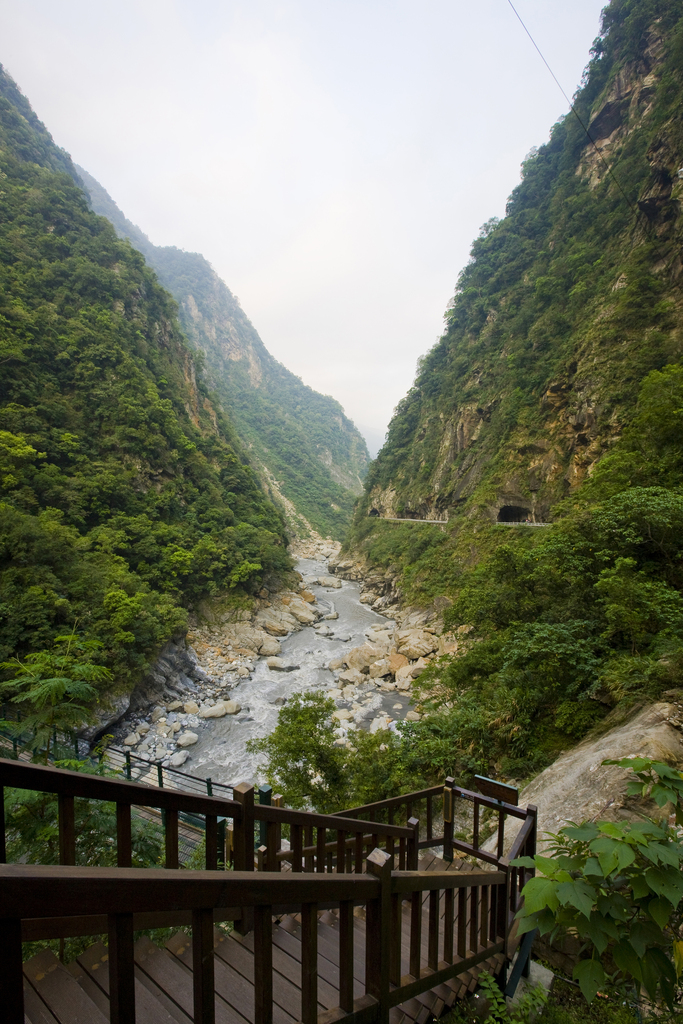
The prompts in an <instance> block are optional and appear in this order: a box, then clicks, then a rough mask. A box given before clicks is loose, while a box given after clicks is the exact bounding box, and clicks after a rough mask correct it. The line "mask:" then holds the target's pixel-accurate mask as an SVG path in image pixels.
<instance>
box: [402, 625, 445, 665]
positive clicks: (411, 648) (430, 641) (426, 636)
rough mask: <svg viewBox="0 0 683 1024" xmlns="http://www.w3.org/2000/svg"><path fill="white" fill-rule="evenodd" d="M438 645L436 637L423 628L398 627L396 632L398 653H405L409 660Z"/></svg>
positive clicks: (433, 649)
mask: <svg viewBox="0 0 683 1024" xmlns="http://www.w3.org/2000/svg"><path fill="white" fill-rule="evenodd" d="M438 646H439V641H438V640H437V638H436V637H435V636H434V635H433V634H432V633H428V632H427V631H426V630H424V629H400V630H398V632H397V633H396V647H397V649H398V653H399V654H403V655H405V657H406V658H408V659H409V660H410V661H413V660H415V659H416V658H423V657H424V656H425V655H426V654H431V653H432V652H433V651H435V650H436V649H437V647H438Z"/></svg>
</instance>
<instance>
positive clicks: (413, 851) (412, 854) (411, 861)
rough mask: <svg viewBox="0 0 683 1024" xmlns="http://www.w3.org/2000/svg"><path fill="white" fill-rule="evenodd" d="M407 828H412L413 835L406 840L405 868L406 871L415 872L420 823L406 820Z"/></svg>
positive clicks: (415, 819) (414, 819) (415, 820)
mask: <svg viewBox="0 0 683 1024" xmlns="http://www.w3.org/2000/svg"><path fill="white" fill-rule="evenodd" d="M408 828H412V830H413V834H412V836H410V838H409V839H408V856H407V861H408V863H407V864H406V868H407V870H408V871H417V861H418V856H419V852H420V851H419V842H420V822H419V821H418V820H417V818H409V819H408Z"/></svg>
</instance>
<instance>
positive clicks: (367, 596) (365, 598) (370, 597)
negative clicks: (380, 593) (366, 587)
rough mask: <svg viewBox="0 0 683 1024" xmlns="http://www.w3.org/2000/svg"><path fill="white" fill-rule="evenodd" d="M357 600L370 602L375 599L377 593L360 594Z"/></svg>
mask: <svg viewBox="0 0 683 1024" xmlns="http://www.w3.org/2000/svg"><path fill="white" fill-rule="evenodd" d="M358 600H359V601H360V603H361V604H372V602H373V601H376V600H377V594H361V595H360V597H359V598H358Z"/></svg>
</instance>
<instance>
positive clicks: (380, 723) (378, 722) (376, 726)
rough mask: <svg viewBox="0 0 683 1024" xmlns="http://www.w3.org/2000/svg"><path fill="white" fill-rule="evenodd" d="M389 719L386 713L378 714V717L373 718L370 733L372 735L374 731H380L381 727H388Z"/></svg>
mask: <svg viewBox="0 0 683 1024" xmlns="http://www.w3.org/2000/svg"><path fill="white" fill-rule="evenodd" d="M390 721H391V719H389V718H387V717H386V715H380V717H379V718H373V720H372V723H371V725H370V730H369V731H370V734H371V735H372V734H374V733H376V732H381V731H382V729H388V728H389V722H390Z"/></svg>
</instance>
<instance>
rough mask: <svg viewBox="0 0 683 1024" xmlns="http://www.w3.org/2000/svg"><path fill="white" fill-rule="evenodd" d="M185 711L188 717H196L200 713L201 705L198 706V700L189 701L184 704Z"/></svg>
mask: <svg viewBox="0 0 683 1024" xmlns="http://www.w3.org/2000/svg"><path fill="white" fill-rule="evenodd" d="M183 711H184V712H185V714H186V715H196V714H197V712H198V711H199V704H197V701H196V700H188V701H187V702H186V703H185V704H183Z"/></svg>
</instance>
